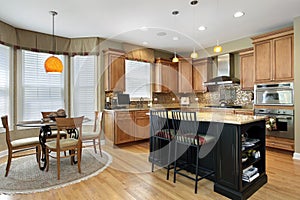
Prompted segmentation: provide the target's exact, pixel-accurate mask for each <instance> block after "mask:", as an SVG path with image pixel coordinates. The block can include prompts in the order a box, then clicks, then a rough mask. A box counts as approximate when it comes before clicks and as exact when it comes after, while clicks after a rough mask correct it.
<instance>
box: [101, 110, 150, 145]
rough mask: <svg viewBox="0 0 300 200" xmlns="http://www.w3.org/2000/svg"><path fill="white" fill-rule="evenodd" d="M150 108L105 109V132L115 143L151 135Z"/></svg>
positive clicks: (145, 137) (132, 140)
mask: <svg viewBox="0 0 300 200" xmlns="http://www.w3.org/2000/svg"><path fill="white" fill-rule="evenodd" d="M148 112H149V110H129V109H128V110H105V112H104V134H105V137H106V139H108V140H111V141H112V142H113V144H123V143H129V142H134V141H138V140H143V139H149V137H150V128H149V127H150V125H149V116H148V115H147V114H146V113H148Z"/></svg>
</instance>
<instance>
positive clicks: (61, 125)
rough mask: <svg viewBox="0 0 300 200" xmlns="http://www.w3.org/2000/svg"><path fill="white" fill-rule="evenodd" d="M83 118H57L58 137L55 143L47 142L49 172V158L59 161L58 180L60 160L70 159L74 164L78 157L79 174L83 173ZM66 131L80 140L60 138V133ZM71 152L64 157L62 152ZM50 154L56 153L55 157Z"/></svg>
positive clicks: (58, 168) (58, 176) (58, 167)
mask: <svg viewBox="0 0 300 200" xmlns="http://www.w3.org/2000/svg"><path fill="white" fill-rule="evenodd" d="M82 121H83V116H82V117H75V118H56V125H57V137H56V140H54V141H49V142H46V144H45V146H46V162H47V168H46V171H48V170H49V157H50V156H51V157H52V158H55V159H57V179H58V180H59V179H60V159H61V158H66V157H70V158H71V164H73V158H74V156H75V155H77V164H78V172H79V173H81V168H80V162H81V150H82V140H81V137H82ZM63 130H65V131H66V132H68V133H70V134H71V133H75V135H77V136H78V138H73V137H69V138H67V139H62V138H60V132H61V131H63ZM63 151H69V152H70V153H69V155H65V154H64V155H62V154H61V152H63ZM50 152H56V156H55V155H50Z"/></svg>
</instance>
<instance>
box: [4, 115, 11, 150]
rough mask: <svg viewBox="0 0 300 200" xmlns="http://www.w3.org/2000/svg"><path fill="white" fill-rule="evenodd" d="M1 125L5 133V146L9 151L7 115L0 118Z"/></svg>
mask: <svg viewBox="0 0 300 200" xmlns="http://www.w3.org/2000/svg"><path fill="white" fill-rule="evenodd" d="M1 121H2V125H3V127H4V128H5V132H6V144H7V147H8V148H9V149H10V148H12V146H11V140H10V132H9V127H8V117H7V115H5V116H2V117H1Z"/></svg>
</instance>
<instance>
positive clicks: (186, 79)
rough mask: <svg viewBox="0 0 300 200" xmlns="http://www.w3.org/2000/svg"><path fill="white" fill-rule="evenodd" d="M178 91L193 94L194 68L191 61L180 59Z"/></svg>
mask: <svg viewBox="0 0 300 200" xmlns="http://www.w3.org/2000/svg"><path fill="white" fill-rule="evenodd" d="M178 91H179V92H182V93H188V92H193V67H192V60H191V59H180V61H179V65H178Z"/></svg>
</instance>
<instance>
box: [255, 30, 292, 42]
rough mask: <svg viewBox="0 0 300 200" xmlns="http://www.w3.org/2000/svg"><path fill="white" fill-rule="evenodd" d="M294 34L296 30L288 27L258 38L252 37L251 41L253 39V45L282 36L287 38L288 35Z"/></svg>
mask: <svg viewBox="0 0 300 200" xmlns="http://www.w3.org/2000/svg"><path fill="white" fill-rule="evenodd" d="M293 34H294V28H293V27H287V28H283V29H279V30H276V31H272V32H268V33H264V34H261V35H257V36H254V37H251V39H252V43H253V44H254V43H257V42H261V41H264V40H270V39H274V38H278V37H282V36H286V35H293Z"/></svg>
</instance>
